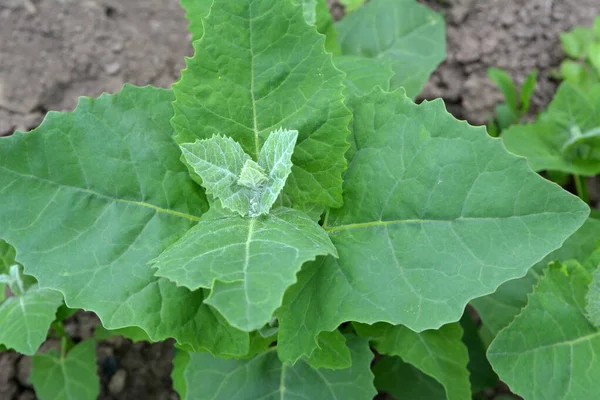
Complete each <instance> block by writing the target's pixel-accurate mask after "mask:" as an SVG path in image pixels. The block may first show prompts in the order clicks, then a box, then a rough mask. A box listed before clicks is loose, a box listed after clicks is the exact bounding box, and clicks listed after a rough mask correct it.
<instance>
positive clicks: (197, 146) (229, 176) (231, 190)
mask: <svg viewBox="0 0 600 400" xmlns="http://www.w3.org/2000/svg"><path fill="white" fill-rule="evenodd" d="M181 151H182V152H183V157H184V158H185V160H186V162H187V163H188V165H189V166H190V167H191V168H192V169H193V170H194V172H195V173H196V174H198V175H199V176H200V177H201V178H202V186H204V187H205V188H206V193H208V194H210V195H213V196H215V197H216V198H218V199H219V200H220V201H221V204H222V205H223V207H226V208H228V209H230V210H232V211H235V212H237V213H239V214H241V215H248V213H249V210H250V194H249V193H250V189H247V188H243V187H239V185H237V183H238V180H239V178H240V175H241V173H242V169H243V168H244V165H245V163H246V162H247V161H248V160H251V158H250V156H249V155H248V154H246V153H244V150H243V149H242V147H241V146H240V145H239V144H238V143H237V142H236V141H235V140H233V139H232V138H230V137H223V136H218V135H217V136H213V137H212V138H210V139H205V140H197V141H196V142H195V143H190V144H182V145H181Z"/></svg>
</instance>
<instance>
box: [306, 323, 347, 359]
mask: <svg viewBox="0 0 600 400" xmlns="http://www.w3.org/2000/svg"><path fill="white" fill-rule="evenodd" d="M317 344H318V346H319V347H318V348H317V349H316V350H315V351H314V352H313V353H312V354H311V355H310V358H309V359H308V364H309V365H310V366H311V367H312V368H314V369H318V368H326V369H345V368H350V367H351V366H352V356H351V354H350V349H349V348H348V346H346V337H345V336H344V335H343V334H342V333H341V332H340V331H339V330H337V329H336V330H335V331H333V332H321V333H320V334H319V336H317Z"/></svg>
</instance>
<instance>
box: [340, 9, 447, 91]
mask: <svg viewBox="0 0 600 400" xmlns="http://www.w3.org/2000/svg"><path fill="white" fill-rule="evenodd" d="M336 26H337V28H338V40H339V42H340V44H341V46H342V54H344V55H355V56H361V57H367V58H372V59H377V60H380V61H381V60H384V61H390V62H391V63H392V68H393V70H394V72H395V75H394V77H393V78H392V82H391V88H392V89H396V88H398V87H401V86H402V87H404V89H405V90H406V93H407V94H408V96H409V97H413V98H414V97H416V96H417V95H418V94H419V92H420V91H421V89H422V87H423V85H424V84H425V82H427V79H429V75H430V74H431V73H432V72H433V71H434V70H435V68H436V67H437V66H438V65H439V64H440V63H441V62H442V61H443V60H444V59H445V58H446V37H445V24H444V19H443V18H442V16H441V15H439V14H437V13H435V12H433V11H431V10H430V9H429V8H427V7H425V6H423V5H421V4H418V3H417V2H416V1H415V0H373V1H371V2H369V3H368V4H366V5H365V6H363V7H361V8H360V9H359V10H358V11H356V12H354V13H352V14H350V15H348V16H347V17H346V18H344V19H343V20H342V21H341V22H339V23H337V24H336Z"/></svg>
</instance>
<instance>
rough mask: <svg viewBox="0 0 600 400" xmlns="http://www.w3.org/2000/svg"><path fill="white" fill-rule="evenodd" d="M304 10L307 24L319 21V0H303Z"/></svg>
mask: <svg viewBox="0 0 600 400" xmlns="http://www.w3.org/2000/svg"><path fill="white" fill-rule="evenodd" d="M302 11H303V12H304V19H305V20H306V23H307V24H309V25H314V24H316V23H317V0H302Z"/></svg>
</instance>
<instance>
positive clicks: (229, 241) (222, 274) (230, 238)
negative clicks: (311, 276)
mask: <svg viewBox="0 0 600 400" xmlns="http://www.w3.org/2000/svg"><path fill="white" fill-rule="evenodd" d="M326 254H333V255H336V254H337V252H336V249H335V247H334V246H333V245H332V244H331V241H330V240H329V238H328V236H327V234H326V233H325V232H324V231H323V229H321V227H320V226H319V225H318V224H317V223H316V222H314V221H313V220H311V219H310V218H309V217H308V216H306V215H305V214H304V213H302V212H300V211H296V210H292V209H289V208H277V209H275V210H274V211H272V212H271V213H270V214H269V215H265V216H263V217H258V218H244V217H241V216H239V215H233V216H223V214H222V213H220V212H210V211H209V212H208V213H207V214H205V215H204V216H203V217H202V219H201V220H200V222H199V223H198V224H197V225H196V226H195V227H193V228H192V229H190V231H189V232H188V233H187V234H185V235H184V236H183V237H182V238H181V239H180V240H179V241H177V242H175V244H174V245H173V246H172V247H170V248H169V249H167V250H166V251H165V252H164V253H163V254H161V255H160V257H158V258H157V259H156V260H155V261H154V262H153V263H154V267H156V268H157V272H156V275H157V276H160V277H164V278H168V279H170V280H171V281H173V282H175V283H176V284H177V285H178V286H185V287H187V288H189V289H191V290H196V289H198V288H200V287H202V288H212V291H211V294H210V297H209V298H208V299H207V300H206V303H207V304H210V305H211V306H213V307H214V308H216V309H217V310H219V312H220V313H221V314H222V315H223V316H224V317H225V318H226V319H227V320H228V321H229V323H230V324H231V325H233V326H235V327H237V328H239V329H242V330H246V331H251V330H255V329H259V328H261V327H262V326H263V325H264V324H266V323H267V322H269V320H270V319H271V318H272V316H273V312H274V311H275V310H276V309H277V308H278V307H279V306H280V305H281V301H282V298H283V294H284V292H285V290H286V289H287V288H288V287H289V286H290V285H292V284H293V283H294V282H295V281H296V273H297V272H298V271H299V270H300V267H302V264H303V263H304V262H306V261H308V260H314V259H315V257H316V256H317V255H326Z"/></svg>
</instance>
